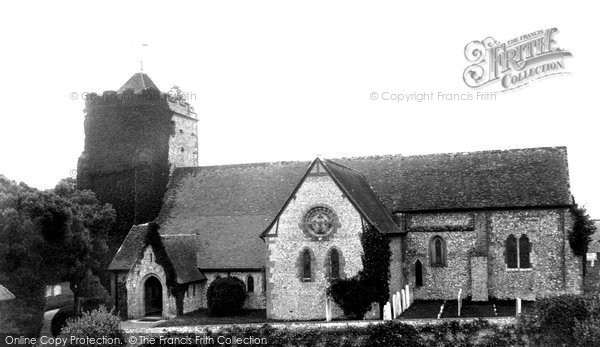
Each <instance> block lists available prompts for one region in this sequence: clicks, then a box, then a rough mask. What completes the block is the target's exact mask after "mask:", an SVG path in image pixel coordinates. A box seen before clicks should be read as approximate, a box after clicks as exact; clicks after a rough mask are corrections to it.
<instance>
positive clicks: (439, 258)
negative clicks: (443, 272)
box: [429, 236, 446, 266]
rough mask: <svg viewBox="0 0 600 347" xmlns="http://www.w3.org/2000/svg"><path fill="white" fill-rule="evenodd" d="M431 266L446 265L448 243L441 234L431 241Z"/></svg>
mask: <svg viewBox="0 0 600 347" xmlns="http://www.w3.org/2000/svg"><path fill="white" fill-rule="evenodd" d="M429 256H430V259H431V266H445V265H446V243H445V242H444V239H443V238H442V237H441V236H434V237H432V238H431V241H430V242H429Z"/></svg>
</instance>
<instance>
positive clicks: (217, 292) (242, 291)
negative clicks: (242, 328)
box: [206, 277, 246, 316]
mask: <svg viewBox="0 0 600 347" xmlns="http://www.w3.org/2000/svg"><path fill="white" fill-rule="evenodd" d="M206 299H207V301H208V309H209V311H210V313H211V314H212V315H214V316H230V315H235V314H239V313H241V312H242V306H244V301H246V286H245V285H244V282H243V281H242V280H240V279H239V278H237V277H224V278H217V279H216V280H214V281H213V282H212V283H211V284H210V286H209V287H208V291H207V293H206Z"/></svg>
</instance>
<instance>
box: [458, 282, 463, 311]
mask: <svg viewBox="0 0 600 347" xmlns="http://www.w3.org/2000/svg"><path fill="white" fill-rule="evenodd" d="M461 309H462V288H460V289H459V290H458V316H459V317H460V310H461Z"/></svg>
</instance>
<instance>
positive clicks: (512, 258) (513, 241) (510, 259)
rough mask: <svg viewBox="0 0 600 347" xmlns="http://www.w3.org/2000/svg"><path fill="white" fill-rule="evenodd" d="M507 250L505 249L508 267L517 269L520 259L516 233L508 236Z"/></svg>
mask: <svg viewBox="0 0 600 347" xmlns="http://www.w3.org/2000/svg"><path fill="white" fill-rule="evenodd" d="M505 246H506V250H505V255H504V256H505V261H506V267H507V268H509V269H516V268H518V267H519V260H518V257H517V238H516V237H515V235H513V234H510V235H508V237H507V238H506V245H505Z"/></svg>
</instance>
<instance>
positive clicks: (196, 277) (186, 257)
mask: <svg viewBox="0 0 600 347" xmlns="http://www.w3.org/2000/svg"><path fill="white" fill-rule="evenodd" d="M188 239H189V237H180V236H179V237H163V238H162V243H163V245H164V247H165V251H166V252H167V256H168V257H169V260H171V264H173V268H174V269H175V274H176V276H177V283H189V282H196V281H201V280H205V279H206V277H205V276H204V275H203V274H202V273H200V271H198V267H197V264H198V260H197V258H196V256H197V253H196V247H195V246H196V245H195V242H193V241H192V240H188Z"/></svg>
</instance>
